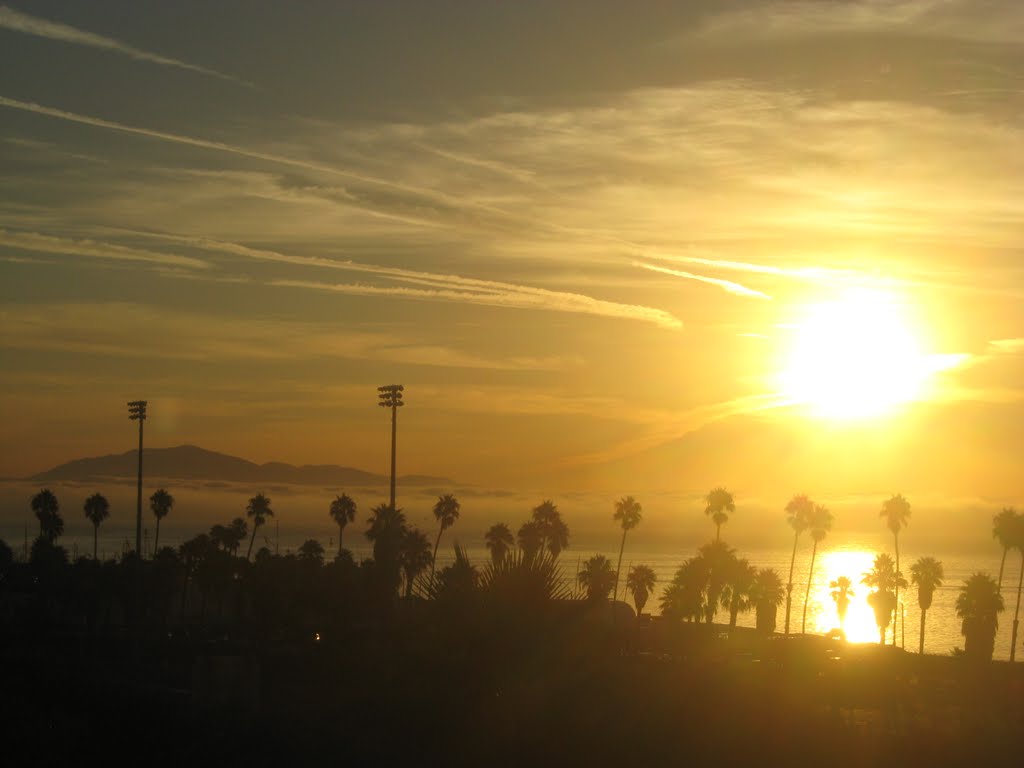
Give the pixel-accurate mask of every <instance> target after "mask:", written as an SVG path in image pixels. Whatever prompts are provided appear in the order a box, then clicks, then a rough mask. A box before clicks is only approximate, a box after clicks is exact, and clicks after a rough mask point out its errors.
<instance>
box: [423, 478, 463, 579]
mask: <svg viewBox="0 0 1024 768" xmlns="http://www.w3.org/2000/svg"><path fill="white" fill-rule="evenodd" d="M461 509H462V505H461V504H459V500H458V499H456V498H455V497H454V496H452V495H451V494H450V493H446V494H445V495H444V496H439V497H438V499H437V501H436V502H435V503H434V519H435V520H437V522H438V523H439V524H440V528H439V529H438V531H437V540H436V541H435V542H434V554H433V557H432V558H431V560H430V580H431V581H433V580H434V568H435V567H436V565H437V548H438V546H439V545H440V544H441V534H442V533H444V532H445V530H446V529H448V528H450V527H452V526H453V525H455V521H456V520H458V519H459V511H460V510H461Z"/></svg>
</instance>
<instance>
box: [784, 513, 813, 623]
mask: <svg viewBox="0 0 1024 768" xmlns="http://www.w3.org/2000/svg"><path fill="white" fill-rule="evenodd" d="M813 514H814V502H813V501H811V500H810V499H809V498H807V495H806V494H800V495H799V496H794V497H793V498H792V499H790V500H789V503H788V504H786V522H787V523H789V527H790V528H792V529H793V531H794V535H793V556H792V557H791V558H790V559H789V581H787V582H786V634H787V635H788V634H789V614H790V609H791V608H792V607H793V567H794V566H795V565H796V545H797V542H799V541H800V534H801V533H803V532H804V531H806V530H807V528H808V526H809V525H810V524H811V516H812V515H813Z"/></svg>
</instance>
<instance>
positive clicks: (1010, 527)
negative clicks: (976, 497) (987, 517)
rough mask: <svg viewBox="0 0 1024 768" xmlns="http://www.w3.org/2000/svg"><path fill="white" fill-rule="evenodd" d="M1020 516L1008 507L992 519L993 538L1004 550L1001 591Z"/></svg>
mask: <svg viewBox="0 0 1024 768" xmlns="http://www.w3.org/2000/svg"><path fill="white" fill-rule="evenodd" d="M1019 517H1020V516H1019V515H1018V514H1017V510H1015V509H1013V508H1012V507H1006V508H1004V509H1003V511H1002V512H1000V513H999V514H998V515H996V516H995V517H994V518H992V538H993V539H995V540H996V541H998V542H999V546H1001V547H1002V548H1003V559H1002V560H1000V561H999V589H1000V591H1002V589H1003V569H1004V568H1005V567H1006V554H1007V553H1008V552H1009V551H1010V550H1011V549H1012V548H1013V534H1014V532H1015V528H1016V525H1017V520H1018V518H1019Z"/></svg>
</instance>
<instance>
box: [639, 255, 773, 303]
mask: <svg viewBox="0 0 1024 768" xmlns="http://www.w3.org/2000/svg"><path fill="white" fill-rule="evenodd" d="M633 264H634V266H637V267H640V268H641V269H647V270H650V271H651V272H659V273H661V274H663V275H672V276H673V277H682V278H684V279H686V280H697V281H699V282H701V283H708V284H710V285H717V286H718V287H720V288H722V289H724V290H725V291H727V292H729V293H733V294H735V295H737V296H750V297H752V298H755V299H771V296H769V295H768V294H767V293H762V292H761V291H756V290H754V289H753V288H747V287H746V286H745V285H740V284H739V283H734V282H732V281H731V280H722V279H720V278H717V277H708V276H706V275H697V274H694V273H693V272H684V271H682V270H680V269H669V268H668V267H659V266H657V265H655V264H645V263H644V262H642V261H635V262H633Z"/></svg>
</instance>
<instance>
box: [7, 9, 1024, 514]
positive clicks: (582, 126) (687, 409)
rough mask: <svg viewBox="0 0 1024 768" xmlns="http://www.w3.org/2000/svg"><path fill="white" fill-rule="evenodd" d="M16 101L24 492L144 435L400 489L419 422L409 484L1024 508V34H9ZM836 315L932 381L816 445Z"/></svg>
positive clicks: (816, 12)
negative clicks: (805, 381)
mask: <svg viewBox="0 0 1024 768" xmlns="http://www.w3.org/2000/svg"><path fill="white" fill-rule="evenodd" d="M0 72H3V73H4V75H5V76H4V77H3V78H0V115H2V120H0V167H2V168H3V174H2V175H0V397H2V402H3V414H2V416H3V418H2V419H0V476H9V477H11V476H24V475H27V474H30V473H33V472H36V471H40V470H43V469H45V468H47V467H49V466H52V465H54V464H58V463H60V462H63V461H66V460H69V459H72V458H77V457H80V456H85V455H97V454H105V453H113V452H121V451H124V450H129V449H131V448H132V446H133V441H134V439H135V433H134V431H133V427H134V425H133V424H132V423H130V422H129V421H128V419H127V411H126V407H125V402H126V401H127V400H133V399H139V398H144V399H148V400H149V402H150V414H151V418H150V421H148V422H147V430H148V431H147V444H149V445H154V446H156V445H159V446H171V445H178V444H182V443H194V444H198V445H202V446H204V447H207V448H211V449H214V450H220V451H224V452H228V453H232V454H235V455H240V456H243V457H245V458H248V459H251V460H254V461H269V460H281V461H288V462H292V463H307V462H308V463H327V462H330V463H337V464H344V465H350V466H356V467H360V468H363V469H367V470H370V471H374V472H384V471H386V469H387V466H388V450H389V436H390V435H389V429H388V417H387V414H386V413H385V412H384V410H383V409H380V408H377V407H376V400H377V393H376V387H377V386H378V385H381V384H389V383H399V382H400V383H402V384H404V385H405V387H406V402H407V406H406V407H405V408H404V409H402V411H401V412H400V417H399V469H400V472H402V473H427V474H434V475H441V476H447V477H454V478H457V479H458V480H459V481H461V482H463V483H480V484H485V485H489V486H492V487H504V488H516V489H521V488H543V489H573V490H577V491H581V492H596V491H609V492H614V493H620V494H626V493H632V494H635V495H637V496H642V494H643V493H644V492H645V491H648V492H654V491H655V490H657V491H669V492H679V493H696V492H701V491H704V490H707V489H708V488H710V487H712V486H715V485H719V484H722V485H726V486H727V487H728V488H730V489H731V490H733V491H734V492H735V493H736V495H737V498H738V500H739V501H740V502H742V499H743V498H744V497H748V498H749V497H754V496H756V497H757V498H759V499H764V498H771V497H773V496H778V497H779V500H780V501H779V506H780V507H781V506H782V504H783V503H784V501H785V498H787V497H788V496H789V495H791V494H792V493H795V492H797V491H805V492H807V493H810V494H811V495H816V496H823V497H836V498H839V497H842V496H843V495H844V494H864V495H870V494H885V495H887V494H889V493H894V492H899V491H902V492H904V493H906V494H907V495H909V496H911V497H913V495H914V494H915V493H917V494H928V495H929V497H936V496H940V495H942V494H949V495H951V496H952V497H956V498H971V499H983V500H986V501H991V502H992V503H993V504H997V503H1001V502H1002V501H1003V500H1006V501H1007V502H1009V501H1012V500H1013V499H1015V498H1017V495H1018V494H1019V493H1020V486H1019V481H1018V478H1019V475H1020V472H1019V456H1018V450H1017V446H1018V443H1019V431H1020V430H1019V428H1018V425H1019V424H1021V423H1022V416H1024V398H1022V395H1024V389H1022V378H1021V376H1022V373H1024V358H1022V355H1024V325H1022V321H1024V308H1022V302H1021V297H1022V294H1024V271H1022V270H1024V261H1022V257H1024V246H1022V242H1024V241H1022V237H1021V236H1022V234H1024V5H1022V4H1020V3H1019V2H1017V1H1016V0H1005V1H1002V2H1000V1H997V0H986V1H981V0H977V1H974V2H967V1H965V0H862V1H860V2H829V1H827V0H823V1H820V2H733V3H728V4H724V3H720V2H691V3H685V4H684V3H660V2H659V3H648V4H643V5H638V4H632V5H627V4H623V3H617V2H615V3H613V2H603V1H599V0H598V1H596V0H588V1H587V2H554V1H546V2H517V3H511V2H509V3H481V2H469V1H468V0H466V1H464V2H442V1H438V2H429V3H425V2H412V1H411V0H410V1H409V2H392V1H390V0H377V1H375V2H372V3H370V2H309V3H302V4H297V3H296V4H291V3H277V2H252V1H250V0H247V1H246V2H242V1H241V0H238V1H236V2H226V1H219V2H216V3H210V2H193V1H191V0H187V1H184V2H176V3H162V2H131V3H129V2H123V1H120V2H116V1H113V0H111V1H109V2H90V3H71V2H31V3H30V2H15V3H13V4H5V5H0ZM851 289H858V290H860V289H864V290H868V291H872V292H874V291H877V292H881V294H884V295H885V296H886V297H888V298H887V302H890V303H888V304H886V305H885V307H883V309H885V308H892V307H895V308H896V310H898V311H897V314H898V317H899V318H901V320H900V322H901V323H905V324H906V326H905V327H903V326H900V327H899V328H896V327H889V326H886V325H885V324H884V323H883V324H882V326H881V330H880V331H878V330H877V329H876V331H875V333H876V336H873V337H870V338H868V339H867V343H868V345H869V346H871V345H872V344H875V343H876V341H877V339H878V338H884V337H885V336H887V335H890V336H898V335H899V334H900V333H902V332H903V331H905V330H907V331H908V332H909V333H910V334H911V335H912V337H913V345H914V354H915V355H918V356H920V358H921V359H922V360H929V361H931V360H934V361H939V362H938V363H936V364H935V365H934V368H933V369H932V368H929V371H930V372H929V378H928V382H927V386H922V387H920V388H919V389H918V390H915V392H914V394H913V397H909V398H908V401H907V402H903V403H901V404H900V405H899V407H898V408H895V409H893V410H891V411H887V412H886V414H885V415H883V416H877V417H872V418H865V419H852V420H851V419H846V420H835V419H828V418H821V417H819V416H815V415H814V414H813V413H812V412H811V411H810V410H808V409H807V408H806V407H803V406H802V405H801V404H799V403H794V399H793V393H792V392H788V391H786V390H785V388H784V387H781V386H780V384H779V374H780V373H782V372H783V369H784V368H785V367H786V365H787V362H786V361H787V360H788V359H789V358H790V357H791V354H792V350H793V348H794V345H796V346H799V338H798V336H799V333H800V332H802V331H799V329H800V328H806V326H807V325H808V324H809V325H811V326H814V325H815V324H819V325H821V323H819V322H818V321H819V320H820V318H822V317H825V316H826V315H822V314H821V313H820V312H819V313H818V314H815V311H814V310H810V309H808V308H809V307H820V306H830V305H831V304H832V303H834V302H837V301H841V300H842V297H843V296H844V295H845V293H846V292H848V291H849V290H851ZM861 309H862V310H865V311H864V312H863V313H862V314H863V316H864V324H865V326H870V325H871V323H872V318H875V319H877V317H876V316H875V314H874V312H873V311H872V310H871V306H870V305H865V306H863V307H861ZM884 314H885V313H884V312H880V313H879V315H878V316H882V315H884ZM886 322H888V321H886ZM823 327H824V328H825V331H826V333H830V332H831V331H829V328H830V326H828V325H827V324H824V325H823ZM908 329H909V330H908ZM855 342H856V340H855V341H854V342H851V340H850V338H848V337H847V336H846V335H845V329H844V333H842V334H836V338H835V340H834V345H833V346H834V347H835V348H836V349H840V350H842V349H843V348H844V345H848V344H850V343H854V344H855ZM831 365H834V361H833V360H832V358H831V357H829V358H828V359H824V358H823V359H822V360H821V366H822V367H824V368H828V367H829V366H831ZM928 365H931V363H928ZM863 367H865V368H867V369H869V370H868V371H866V372H864V375H865V376H866V377H867V378H866V381H869V382H872V386H874V385H875V383H877V382H881V384H880V385H878V386H881V387H883V388H884V387H899V386H900V380H901V377H903V376H905V375H906V371H905V370H903V369H902V368H901V367H900V366H899V365H893V361H892V360H891V359H888V358H886V357H884V356H883V357H878V358H872V357H871V356H870V355H869V356H868V357H865V358H864V360H863ZM807 370H808V369H807V366H806V363H805V367H804V369H802V371H803V372H804V373H806V371H807ZM606 513H608V514H610V512H609V510H601V511H600V514H602V515H604V514H606ZM868 514H869V515H875V514H876V512H875V510H874V509H872V510H869V512H868ZM985 524H986V525H987V520H986V522H985Z"/></svg>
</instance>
